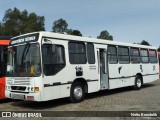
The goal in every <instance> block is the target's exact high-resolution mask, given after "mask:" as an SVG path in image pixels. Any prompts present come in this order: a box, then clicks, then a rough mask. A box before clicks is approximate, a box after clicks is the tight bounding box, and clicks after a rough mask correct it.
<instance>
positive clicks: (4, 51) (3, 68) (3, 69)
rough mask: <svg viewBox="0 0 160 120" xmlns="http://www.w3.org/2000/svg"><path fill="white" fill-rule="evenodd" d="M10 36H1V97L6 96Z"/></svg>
mask: <svg viewBox="0 0 160 120" xmlns="http://www.w3.org/2000/svg"><path fill="white" fill-rule="evenodd" d="M9 42H10V37H8V36H0V99H4V98H5V94H4V92H5V76H6V69H7V47H8V45H9Z"/></svg>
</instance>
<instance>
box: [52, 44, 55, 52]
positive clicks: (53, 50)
mask: <svg viewBox="0 0 160 120" xmlns="http://www.w3.org/2000/svg"><path fill="white" fill-rule="evenodd" d="M51 50H52V53H55V52H56V45H54V44H53V45H52V48H51Z"/></svg>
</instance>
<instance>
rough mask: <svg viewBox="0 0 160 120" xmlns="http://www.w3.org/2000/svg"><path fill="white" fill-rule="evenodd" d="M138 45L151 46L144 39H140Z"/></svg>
mask: <svg viewBox="0 0 160 120" xmlns="http://www.w3.org/2000/svg"><path fill="white" fill-rule="evenodd" d="M140 45H146V46H151V45H150V44H149V42H148V41H146V40H142V42H141V43H140Z"/></svg>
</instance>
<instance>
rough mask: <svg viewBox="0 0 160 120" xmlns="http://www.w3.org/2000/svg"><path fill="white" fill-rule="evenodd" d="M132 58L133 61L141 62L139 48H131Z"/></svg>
mask: <svg viewBox="0 0 160 120" xmlns="http://www.w3.org/2000/svg"><path fill="white" fill-rule="evenodd" d="M130 60H131V62H132V63H140V53H139V49H138V48H130Z"/></svg>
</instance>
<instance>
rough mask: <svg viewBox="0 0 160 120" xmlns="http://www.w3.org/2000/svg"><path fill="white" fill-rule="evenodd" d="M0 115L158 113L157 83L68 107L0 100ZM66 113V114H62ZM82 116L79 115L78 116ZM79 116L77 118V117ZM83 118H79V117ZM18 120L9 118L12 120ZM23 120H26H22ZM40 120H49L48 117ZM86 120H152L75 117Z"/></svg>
mask: <svg viewBox="0 0 160 120" xmlns="http://www.w3.org/2000/svg"><path fill="white" fill-rule="evenodd" d="M0 104H1V105H0V111H20V112H21V111H32V112H34V111H48V112H49V111H153V112H154V111H160V80H157V81H155V82H153V83H150V84H146V85H144V87H143V88H142V89H141V90H138V91H136V90H133V89H132V88H130V87H127V88H120V89H115V90H109V91H108V90H107V91H100V92H96V93H92V94H88V95H87V96H86V98H85V100H84V101H83V102H81V103H77V104H74V103H70V102H69V101H68V99H67V98H64V99H58V100H52V101H48V102H41V103H38V102H29V101H18V100H9V99H8V100H1V101H0ZM66 113H67V112H66ZM82 113H83V112H82ZM79 115H80V116H81V114H79ZM82 116H83V114H82ZM0 119H1V118H0ZM14 119H15V120H18V119H20V118H13V119H12V120H14ZM25 119H27V118H25ZM42 119H45V120H46V119H53V118H50V117H47V118H42ZM54 119H57V120H59V119H61V120H65V119H73V120H74V119H75V117H58V118H54ZM76 119H80V120H81V119H86V120H97V119H102V120H107V119H114V120H119V119H122V120H128V119H130V120H139V119H140V120H141V119H142V120H146V119H147V120H150V119H153V120H155V119H158V120H160V118H156V117H128V118H127V117H114V118H113V117H88V118H86V117H78V118H76Z"/></svg>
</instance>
